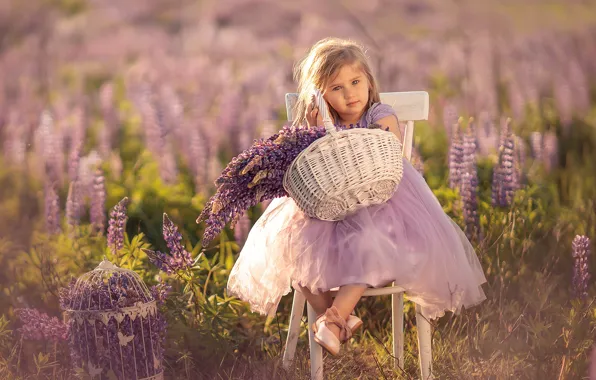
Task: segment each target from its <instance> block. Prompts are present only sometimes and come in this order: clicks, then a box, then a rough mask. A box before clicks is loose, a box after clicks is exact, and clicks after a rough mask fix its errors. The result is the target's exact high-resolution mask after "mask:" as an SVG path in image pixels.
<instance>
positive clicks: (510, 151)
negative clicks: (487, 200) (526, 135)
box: [492, 119, 520, 207]
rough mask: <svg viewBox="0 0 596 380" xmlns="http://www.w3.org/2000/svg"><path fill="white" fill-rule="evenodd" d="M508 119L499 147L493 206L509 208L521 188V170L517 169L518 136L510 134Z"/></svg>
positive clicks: (493, 184)
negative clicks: (516, 142)
mask: <svg viewBox="0 0 596 380" xmlns="http://www.w3.org/2000/svg"><path fill="white" fill-rule="evenodd" d="M510 122H511V119H507V121H506V123H505V125H504V127H503V134H502V135H501V145H500V147H499V162H498V163H497V165H495V168H494V171H493V180H492V204H493V206H501V207H507V206H509V205H511V202H512V201H513V197H514V195H515V192H516V191H517V190H518V189H519V188H520V170H518V168H517V162H516V157H515V153H516V149H515V145H516V144H515V141H516V136H515V135H514V134H513V133H511V132H510V128H509V123H510Z"/></svg>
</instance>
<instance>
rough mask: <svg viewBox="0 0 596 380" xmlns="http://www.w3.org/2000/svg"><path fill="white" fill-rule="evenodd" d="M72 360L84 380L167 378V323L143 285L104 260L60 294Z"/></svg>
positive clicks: (133, 276) (128, 273) (133, 275)
mask: <svg viewBox="0 0 596 380" xmlns="http://www.w3.org/2000/svg"><path fill="white" fill-rule="evenodd" d="M61 304H62V307H63V309H64V311H65V314H66V318H67V320H68V321H69V326H70V347H71V359H72V361H73V365H74V367H75V368H78V372H82V373H81V375H83V377H85V378H91V379H101V380H104V379H105V380H108V379H109V380H112V379H122V380H124V379H125V380H131V379H135V380H158V379H163V366H162V360H163V336H164V334H165V320H164V318H163V316H161V315H160V314H159V313H158V310H157V304H156V300H155V298H154V297H153V295H152V294H151V292H150V290H149V289H148V288H147V286H146V285H145V283H144V282H143V280H142V279H141V278H140V277H139V275H138V274H136V273H135V272H133V271H130V270H127V269H122V268H119V267H118V266H116V265H114V264H112V263H111V262H109V261H107V260H105V259H104V261H102V262H101V263H100V264H99V265H98V266H97V268H95V269H94V270H92V271H90V272H87V273H85V274H83V275H82V276H81V277H79V278H78V279H77V280H76V282H74V281H73V283H72V284H71V286H70V287H69V288H68V289H66V291H65V292H63V293H62V294H61Z"/></svg>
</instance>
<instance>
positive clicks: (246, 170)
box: [197, 124, 380, 246]
mask: <svg viewBox="0 0 596 380" xmlns="http://www.w3.org/2000/svg"><path fill="white" fill-rule="evenodd" d="M338 128H339V129H340V130H342V129H346V128H362V127H361V126H360V125H359V124H350V126H349V127H346V126H339V127H338ZM368 128H380V126H379V125H378V124H371V125H370V126H369V127H368ZM325 134H326V131H325V127H324V126H315V127H307V126H294V125H285V126H284V127H283V128H282V129H281V131H280V132H279V133H276V134H274V135H273V136H271V137H269V138H266V139H258V140H255V142H254V143H253V145H252V146H251V147H250V148H248V149H246V150H244V151H243V152H242V153H240V154H239V155H238V156H236V157H234V158H233V159H232V161H230V163H229V164H228V165H227V166H226V168H225V169H224V171H223V172H222V174H221V175H220V177H219V178H217V180H216V181H215V185H216V186H217V191H216V193H215V195H213V196H212V197H211V198H210V199H209V201H208V202H207V203H206V204H205V208H204V209H203V211H202V212H201V214H200V215H199V217H198V218H197V223H200V222H201V221H202V220H205V222H206V224H207V228H206V229H205V233H204V234H203V246H207V245H208V244H209V243H210V242H211V241H212V240H213V239H214V238H215V236H217V234H219V232H220V231H221V230H222V229H223V227H224V226H225V225H226V224H228V223H230V227H231V228H234V227H235V225H236V222H238V220H239V219H240V217H241V216H242V215H243V214H244V213H245V212H246V210H247V209H248V208H249V207H252V206H255V205H256V204H258V203H259V202H263V201H267V200H271V199H273V198H279V197H284V196H288V193H287V191H286V190H285V189H284V187H283V177H284V175H285V173H286V170H287V169H288V167H289V166H290V164H291V163H292V161H294V159H295V158H296V157H297V156H298V154H300V152H302V151H303V150H304V149H306V148H307V147H308V146H309V145H310V144H312V143H313V142H314V141H315V140H317V139H319V138H321V137H323V136H324V135H325Z"/></svg>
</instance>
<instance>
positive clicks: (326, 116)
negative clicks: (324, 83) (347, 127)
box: [314, 89, 337, 134]
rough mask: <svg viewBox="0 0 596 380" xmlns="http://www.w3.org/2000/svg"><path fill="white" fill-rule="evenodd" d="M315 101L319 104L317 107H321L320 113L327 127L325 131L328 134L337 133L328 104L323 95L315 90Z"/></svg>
mask: <svg viewBox="0 0 596 380" xmlns="http://www.w3.org/2000/svg"><path fill="white" fill-rule="evenodd" d="M314 95H315V99H316V102H317V107H319V112H320V113H321V117H322V118H323V125H324V126H325V130H326V131H327V133H332V134H333V133H336V132H337V130H336V129H335V125H333V121H331V117H330V116H329V108H328V107H327V102H326V101H325V99H323V94H322V93H321V91H320V90H319V89H315V90H314Z"/></svg>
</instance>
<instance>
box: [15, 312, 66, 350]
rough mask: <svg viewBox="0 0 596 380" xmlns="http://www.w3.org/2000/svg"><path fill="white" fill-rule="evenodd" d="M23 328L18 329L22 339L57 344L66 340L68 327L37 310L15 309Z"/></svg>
mask: <svg viewBox="0 0 596 380" xmlns="http://www.w3.org/2000/svg"><path fill="white" fill-rule="evenodd" d="M15 314H16V315H17V316H18V317H19V319H20V320H21V322H23V326H22V327H21V328H19V329H18V331H19V332H20V333H21V335H22V336H23V338H24V339H31V340H48V341H52V342H59V341H63V340H66V339H68V325H66V324H64V323H62V322H61V321H60V320H59V319H58V318H56V317H50V316H48V315H47V314H46V313H42V312H40V311H39V310H37V309H16V310H15Z"/></svg>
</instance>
